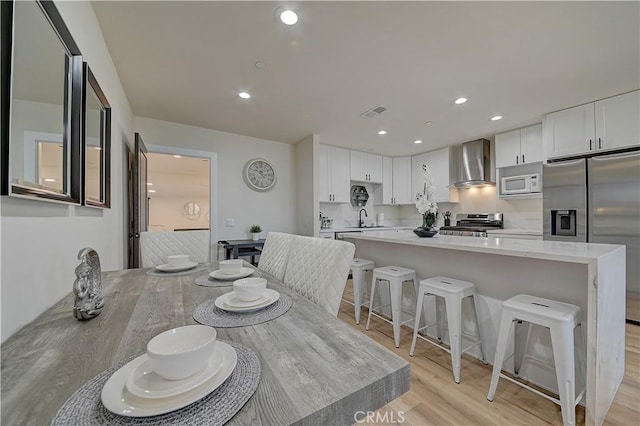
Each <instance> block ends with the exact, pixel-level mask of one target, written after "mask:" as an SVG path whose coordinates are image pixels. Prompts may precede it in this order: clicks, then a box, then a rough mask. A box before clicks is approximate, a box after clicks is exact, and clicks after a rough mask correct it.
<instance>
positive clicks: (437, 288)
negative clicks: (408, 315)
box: [409, 277, 487, 383]
mask: <svg viewBox="0 0 640 426" xmlns="http://www.w3.org/2000/svg"><path fill="white" fill-rule="evenodd" d="M475 294H476V288H475V286H474V285H473V284H471V283H469V282H466V281H462V280H456V279H454V278H448V277H434V278H429V279H426V280H421V281H420V289H419V290H418V303H417V305H416V318H415V324H414V326H413V340H412V341H411V350H410V351H409V355H410V356H413V353H414V352H415V349H416V342H417V340H418V337H420V338H421V339H423V340H425V341H427V342H429V343H431V344H433V345H435V346H437V347H439V348H440V349H443V350H445V351H447V352H449V353H450V354H451V366H452V368H453V378H454V380H455V381H456V383H460V361H461V358H462V354H463V353H465V352H466V351H468V350H469V349H471V348H473V347H475V346H479V347H480V354H481V356H482V362H484V363H485V364H486V363H487V361H486V358H485V356H484V349H483V348H482V338H481V337H480V327H479V325H478V324H479V323H478V314H477V312H476V304H475ZM425 295H426V296H433V297H435V299H436V322H434V323H431V324H427V325H425V326H424V327H420V313H421V311H422V307H423V303H424V296H425ZM466 297H471V305H472V307H473V316H474V320H475V323H476V332H477V336H472V335H471V334H469V333H465V332H463V331H462V300H463V299H464V298H466ZM442 299H444V302H445V308H446V311H447V323H448V328H449V347H450V348H449V349H447V348H445V347H444V346H442V345H440V344H438V343H436V342H434V341H433V340H429V339H427V338H426V337H423V336H420V335H418V332H419V331H420V330H425V329H427V328H429V327H433V326H434V325H436V326H437V332H438V341H440V342H441V341H442V327H443V324H442V322H443V321H442V319H443V318H441V317H442V305H441V302H442ZM463 335H464V336H465V337H468V338H471V339H474V340H473V344H472V345H470V346H468V347H466V348H464V349H461V348H462V336H463Z"/></svg>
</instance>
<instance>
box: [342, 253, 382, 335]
mask: <svg viewBox="0 0 640 426" xmlns="http://www.w3.org/2000/svg"><path fill="white" fill-rule="evenodd" d="M375 267H376V265H375V263H374V262H373V260H367V259H358V258H357V257H356V258H354V259H353V260H352V261H351V277H352V280H351V281H352V283H353V303H351V302H349V301H348V300H344V299H342V300H343V301H345V302H347V303H350V304H352V305H353V307H354V309H355V320H356V324H360V307H361V306H362V291H363V290H364V286H365V279H364V277H365V274H366V273H367V271H373V269H374V268H375Z"/></svg>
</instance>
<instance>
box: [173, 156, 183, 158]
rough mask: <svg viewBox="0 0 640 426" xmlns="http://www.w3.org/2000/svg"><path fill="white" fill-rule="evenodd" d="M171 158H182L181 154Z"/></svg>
mask: <svg viewBox="0 0 640 426" xmlns="http://www.w3.org/2000/svg"><path fill="white" fill-rule="evenodd" d="M173 158H182V155H174V156H173Z"/></svg>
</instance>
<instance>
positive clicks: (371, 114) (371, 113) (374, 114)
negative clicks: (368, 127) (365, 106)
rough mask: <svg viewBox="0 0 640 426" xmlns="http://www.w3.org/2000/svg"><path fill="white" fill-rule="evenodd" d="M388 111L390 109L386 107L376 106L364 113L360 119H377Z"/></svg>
mask: <svg viewBox="0 0 640 426" xmlns="http://www.w3.org/2000/svg"><path fill="white" fill-rule="evenodd" d="M388 109H389V108H387V107H386V106H384V105H376V106H374V107H373V108H371V109H369V110H367V111H365V112H363V113H362V114H360V117H364V118H373V117H377V116H379V115H381V114H382V113H383V112H385V111H386V110H388Z"/></svg>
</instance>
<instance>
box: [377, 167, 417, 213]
mask: <svg viewBox="0 0 640 426" xmlns="http://www.w3.org/2000/svg"><path fill="white" fill-rule="evenodd" d="M376 192H380V193H381V194H382V199H381V200H380V199H378V202H379V203H380V204H385V205H399V204H411V203H413V197H412V194H411V157H396V158H391V157H382V185H381V188H380V189H379V190H378V191H376Z"/></svg>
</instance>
